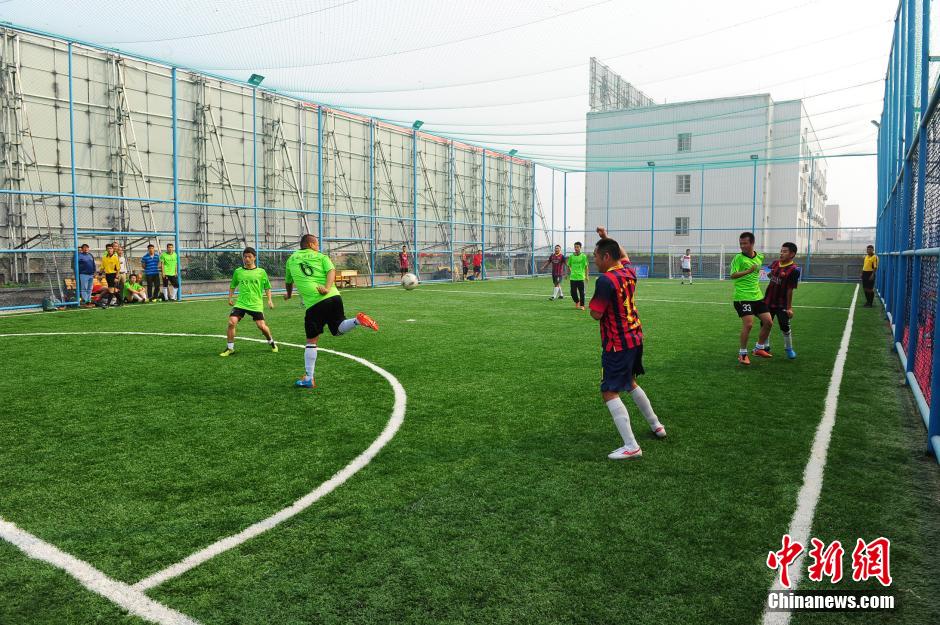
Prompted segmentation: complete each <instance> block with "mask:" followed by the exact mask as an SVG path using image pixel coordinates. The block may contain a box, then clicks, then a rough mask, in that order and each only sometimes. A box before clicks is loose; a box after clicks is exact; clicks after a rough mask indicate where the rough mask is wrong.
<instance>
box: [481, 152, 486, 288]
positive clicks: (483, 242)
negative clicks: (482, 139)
mask: <svg viewBox="0 0 940 625" xmlns="http://www.w3.org/2000/svg"><path fill="white" fill-rule="evenodd" d="M482 152H483V165H482V176H481V178H482V182H481V185H482V187H483V193H482V201H481V204H482V206H481V210H480V213H481V216H482V217H481V221H482V225H481V228H480V233H481V234H480V264H481V267H480V279H481V280H486V149H483V150H482Z"/></svg>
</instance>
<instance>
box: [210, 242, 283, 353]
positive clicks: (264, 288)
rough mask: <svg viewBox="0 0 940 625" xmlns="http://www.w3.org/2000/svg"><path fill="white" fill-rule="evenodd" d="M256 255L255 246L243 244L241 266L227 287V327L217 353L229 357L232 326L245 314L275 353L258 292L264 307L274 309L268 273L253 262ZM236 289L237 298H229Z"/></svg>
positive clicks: (233, 341) (233, 294)
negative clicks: (220, 347)
mask: <svg viewBox="0 0 940 625" xmlns="http://www.w3.org/2000/svg"><path fill="white" fill-rule="evenodd" d="M257 258H258V254H257V253H256V252H255V248H253V247H246V248H245V251H244V252H242V260H243V261H244V264H245V266H244V267H239V268H238V269H236V270H235V272H234V273H233V274H232V282H231V284H229V286H228V305H229V306H234V308H232V310H231V312H229V314H228V329H227V330H226V333H225V335H226V338H227V340H228V343H227V344H226V347H225V351H224V352H222V353H221V354H219V356H223V357H224V356H231V355H232V354H234V353H235V328H236V327H237V326H238V322H239V321H241V320H242V319H243V318H244V316H245V315H248V316H250V317H251V318H252V319H254V321H255V325H257V326H258V329H259V330H261V334H263V335H264V338H266V339H267V340H268V345H270V346H271V351H272V352H275V353H277V343H275V342H274V337H273V336H271V330H270V329H269V328H268V324H267V323H266V322H265V320H264V313H263V312H262V311H263V310H264V301H263V300H262V294H263V295H264V297H267V298H268V308H274V302H273V301H272V300H271V281H270V280H268V272H266V271H265V270H264V269H262V268H261V267H258V266H257V265H255V260H256V259H257ZM236 289H237V290H238V300H236V301H234V302H233V301H232V300H233V299H234V297H235V290H236Z"/></svg>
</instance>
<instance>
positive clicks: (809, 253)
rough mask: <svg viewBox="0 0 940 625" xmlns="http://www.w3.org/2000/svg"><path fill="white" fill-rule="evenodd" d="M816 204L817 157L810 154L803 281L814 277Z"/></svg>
mask: <svg viewBox="0 0 940 625" xmlns="http://www.w3.org/2000/svg"><path fill="white" fill-rule="evenodd" d="M815 203H816V157H815V156H812V153H811V154H810V166H809V229H808V232H807V239H806V273H804V274H803V275H802V276H801V279H808V278H810V277H812V273H811V271H810V265H811V264H812V262H813V205H814V204H815Z"/></svg>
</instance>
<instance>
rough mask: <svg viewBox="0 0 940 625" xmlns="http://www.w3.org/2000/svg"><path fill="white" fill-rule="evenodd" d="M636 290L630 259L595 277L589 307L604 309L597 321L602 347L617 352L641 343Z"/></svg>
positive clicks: (597, 310)
mask: <svg viewBox="0 0 940 625" xmlns="http://www.w3.org/2000/svg"><path fill="white" fill-rule="evenodd" d="M635 294H636V272H635V271H634V270H633V266H632V265H631V264H630V263H624V264H620V265H615V266H614V267H611V268H610V269H608V270H607V271H605V272H604V273H603V274H602V275H601V276H599V277H598V278H597V283H596V285H595V287H594V297H592V298H591V303H590V307H591V310H593V311H595V312H599V313H603V316H602V317H601V319H600V324H601V346H602V347H603V348H604V351H608V352H619V351H623V350H625V349H633V348H634V347H639V346H640V345H641V344H642V343H643V330H642V327H641V324H640V314H639V312H638V311H637V309H636V302H635V300H634V296H635Z"/></svg>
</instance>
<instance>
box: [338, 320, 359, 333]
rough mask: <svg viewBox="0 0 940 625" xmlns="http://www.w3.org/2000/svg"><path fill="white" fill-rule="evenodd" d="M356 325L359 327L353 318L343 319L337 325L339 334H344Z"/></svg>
mask: <svg viewBox="0 0 940 625" xmlns="http://www.w3.org/2000/svg"><path fill="white" fill-rule="evenodd" d="M357 325H359V322H358V321H356V320H355V318H353V319H343V321H342V322H341V323H340V324H339V333H340V334H346V333H347V332H349V331H350V330H352V329H353V328H355V327H356V326H357Z"/></svg>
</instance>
